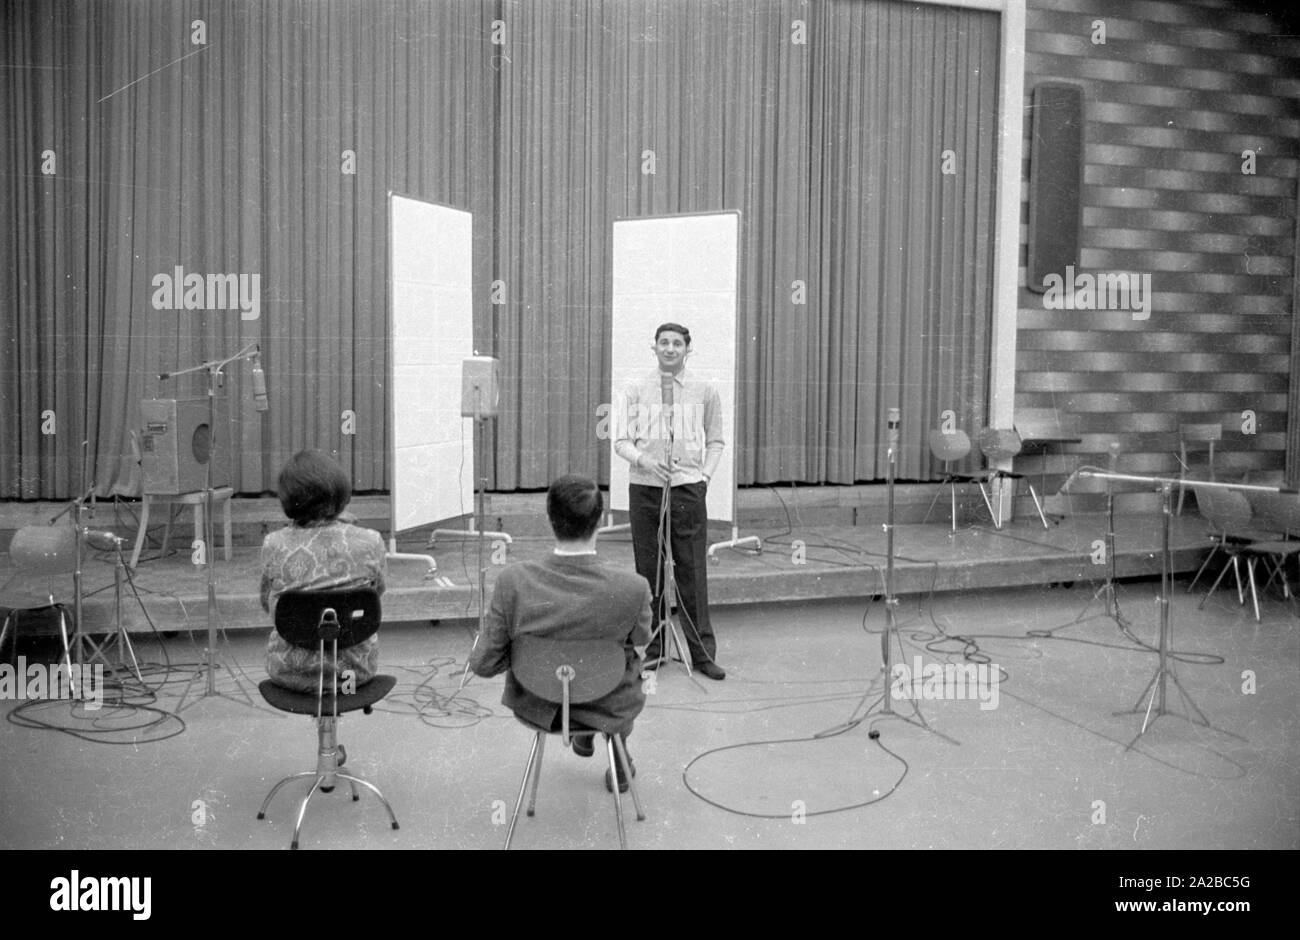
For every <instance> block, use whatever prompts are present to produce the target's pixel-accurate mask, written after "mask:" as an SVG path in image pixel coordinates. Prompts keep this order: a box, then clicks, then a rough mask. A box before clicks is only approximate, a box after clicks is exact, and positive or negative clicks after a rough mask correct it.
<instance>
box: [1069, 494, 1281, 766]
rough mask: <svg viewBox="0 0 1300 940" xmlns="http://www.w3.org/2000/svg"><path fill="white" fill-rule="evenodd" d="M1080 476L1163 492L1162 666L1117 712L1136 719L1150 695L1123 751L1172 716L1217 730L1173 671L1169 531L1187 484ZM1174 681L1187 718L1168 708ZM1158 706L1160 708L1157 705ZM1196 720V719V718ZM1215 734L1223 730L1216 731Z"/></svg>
mask: <svg viewBox="0 0 1300 940" xmlns="http://www.w3.org/2000/svg"><path fill="white" fill-rule="evenodd" d="M1077 473H1078V474H1079V476H1086V477H1094V478H1096V479H1101V480H1107V481H1120V482H1129V483H1148V484H1154V485H1156V486H1158V487H1159V489H1160V502H1161V514H1162V516H1163V519H1164V525H1163V526H1162V527H1161V555H1160V640H1159V655H1160V661H1159V665H1158V666H1157V667H1156V671H1155V674H1154V675H1153V676H1152V677H1151V681H1150V682H1148V683H1147V685H1146V688H1145V689H1143V690H1142V694H1141V695H1140V696H1138V700H1137V703H1136V704H1135V705H1134V706H1133V707H1132V708H1131V709H1129V710H1128V711H1123V712H1116V713H1115V714H1116V715H1137V714H1143V712H1142V708H1141V706H1142V699H1143V698H1146V697H1147V693H1150V696H1151V697H1150V698H1149V699H1148V700H1147V707H1146V711H1145V714H1144V717H1143V719H1142V729H1141V730H1140V731H1138V733H1137V736H1136V737H1134V738H1133V740H1132V741H1130V742H1129V743H1128V746H1127V747H1125V748H1124V750H1125V751H1126V752H1127V751H1129V750H1131V749H1132V747H1133V745H1135V744H1137V742H1138V741H1139V740H1141V738H1142V735H1144V734H1146V732H1147V728H1149V727H1151V726H1152V725H1154V724H1155V723H1156V721H1157V720H1159V719H1160V718H1161V717H1162V716H1164V715H1173V716H1175V717H1177V718H1182V719H1183V720H1184V721H1188V722H1191V723H1192V724H1198V725H1203V726H1204V727H1206V728H1214V726H1213V725H1211V724H1210V721H1209V719H1208V718H1206V717H1205V713H1204V712H1202V711H1201V710H1200V709H1199V708H1197V707H1196V703H1195V702H1194V701H1192V697H1191V696H1190V695H1188V694H1187V690H1186V689H1184V688H1183V685H1182V683H1181V682H1179V681H1178V674H1177V673H1176V672H1175V671H1174V661H1173V659H1172V657H1171V655H1170V647H1171V646H1172V644H1173V638H1174V627H1173V615H1172V610H1171V605H1172V601H1173V582H1174V574H1173V558H1172V555H1171V553H1170V547H1169V543H1170V529H1171V527H1172V525H1173V491H1174V487H1176V486H1180V485H1183V484H1184V483H1185V482H1186V481H1180V480H1179V479H1178V478H1176V477H1151V476H1137V475H1135V474H1127V473H1113V472H1110V471H1106V470H1085V469H1081V470H1078V471H1077ZM1196 485H1197V486H1207V487H1214V488H1217V489H1224V490H1239V491H1246V492H1255V493H1295V492H1296V491H1295V490H1289V489H1286V488H1283V487H1276V486H1260V485H1256V484H1247V483H1216V482H1212V481H1200V480H1198V481H1196ZM1170 681H1172V682H1173V684H1174V688H1175V689H1176V690H1177V691H1178V694H1179V695H1180V696H1182V699H1183V704H1184V705H1185V706H1186V708H1187V711H1188V714H1186V715H1180V714H1178V713H1177V712H1174V711H1171V710H1170V709H1169V707H1168V688H1169V682H1170ZM1157 702H1158V704H1157ZM1152 705H1155V706H1156V707H1155V712H1154V717H1152ZM1193 716H1194V717H1193ZM1214 730H1216V731H1222V729H1219V728H1214ZM1223 733H1224V734H1228V735H1230V736H1232V737H1234V738H1237V739H1238V740H1243V741H1244V740H1245V738H1242V737H1241V736H1240V735H1237V734H1233V733H1232V732H1231V731H1224V732H1223Z"/></svg>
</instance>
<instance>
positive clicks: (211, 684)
mask: <svg viewBox="0 0 1300 940" xmlns="http://www.w3.org/2000/svg"><path fill="white" fill-rule="evenodd" d="M258 351H259V350H258V345H257V343H249V344H248V345H247V346H245V347H244V348H243V349H241V350H240V351H239V352H237V353H235V354H234V355H233V356H229V357H227V358H225V359H211V360H209V361H207V362H201V363H199V364H198V365H196V366H191V367H190V368H188V369H180V370H178V371H176V372H164V373H162V374H160V375H159V376H158V379H159V381H166V380H167V379H171V378H175V377H176V376H178V375H187V374H189V373H191V372H200V371H202V372H206V373H207V376H208V459H207V461H206V462H205V463H204V464H203V492H204V497H203V543H204V544H203V560H204V564H205V567H206V568H207V575H208V585H207V586H208V596H207V620H208V647H207V650H206V651H205V652H206V655H207V662H206V663H205V665H204V667H203V671H204V673H205V674H206V683H205V687H204V692H203V694H202V695H201V696H199V698H198V699H196V700H195V701H201V700H202V699H205V698H208V697H211V696H220V697H222V698H228V699H230V700H231V701H234V702H239V701H241V700H240V699H237V698H235V697H234V696H232V695H228V694H227V693H225V692H219V691H217V687H216V672H217V667H218V666H221V667H222V668H223V669H225V670H226V671H227V672H229V673H230V677H231V678H232V679H234V680H235V686H236V688H238V689H239V691H240V693H241V694H242V695H243V700H242V702H243V703H244V704H247V705H249V706H251V707H254V708H255V707H256V705H255V704H254V702H253V699H252V697H251V696H250V695H249V694H248V692H247V690H245V689H244V687H243V685H242V684H241V683H240V681H239V677H238V676H236V675H235V673H234V671H233V670H232V669H231V668H230V667H229V666H227V665H226V664H225V663H223V662H221V661H220V660H219V659H218V658H217V581H216V557H215V554H214V552H213V542H214V539H215V526H214V524H213V501H214V497H213V486H212V462H213V460H214V459H215V457H216V453H217V380H218V378H219V377H220V376H221V370H222V369H224V368H225V367H226V366H227V365H229V364H230V363H232V362H236V361H238V360H242V359H251V358H252V357H253V356H255V355H257V353H258ZM195 678H197V674H196V675H195V676H191V677H190V681H189V682H187V683H186V684H185V689H184V691H183V692H181V700H180V703H179V704H178V705H177V706H176V713H177V714H180V712H181V710H182V709H183V708H184V707H185V699H186V697H187V696H188V695H189V691H190V686H191V685H193V683H194V679H195Z"/></svg>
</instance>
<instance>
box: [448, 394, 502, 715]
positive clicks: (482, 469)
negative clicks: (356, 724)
mask: <svg viewBox="0 0 1300 940" xmlns="http://www.w3.org/2000/svg"><path fill="white" fill-rule="evenodd" d="M471 416H472V417H473V419H474V469H475V470H476V471H477V472H476V473H475V477H476V479H475V480H474V484H475V485H474V519H475V528H476V529H477V530H478V633H476V634H475V635H474V644H473V645H472V646H471V647H470V648H469V651H470V656H473V654H474V650H475V649H477V648H478V641H479V640H480V639H481V638H482V636H483V628H484V626H486V624H487V563H486V562H485V561H484V560H483V542H484V540H485V539H487V538H488V536H490V535H493V534H494V533H491V532H488V531H487V530H486V528H485V525H486V523H485V517H486V516H487V466H486V464H485V462H484V460H483V445H484V439H483V437H484V430H485V428H484V425H485V424H486V423H487V420H488V418H489V417H495V415H489V414H487V413H486V411H485V410H484V407H483V388H482V386H480V385H478V384H475V385H474V411H473V414H472V415H471ZM470 656H467V657H465V671H464V672H463V673H461V677H460V687H459V688H457V689H456V691H455V692H454V693H452V697H453V698H454V697H455V696H456V695H459V694H460V691H461V689H463V688H465V683H467V682H469V661H470Z"/></svg>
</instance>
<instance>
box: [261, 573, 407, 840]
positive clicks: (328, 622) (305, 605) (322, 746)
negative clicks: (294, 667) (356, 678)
mask: <svg viewBox="0 0 1300 940" xmlns="http://www.w3.org/2000/svg"><path fill="white" fill-rule="evenodd" d="M380 616H381V611H380V606H379V594H378V593H377V592H376V591H375V590H374V589H373V588H369V587H366V588H342V589H337V590H329V591H286V592H285V593H284V594H281V595H280V598H279V600H278V601H277V602H276V605H275V629H276V631H277V632H278V633H279V634H280V636H282V637H284V639H285V640H286V641H287V642H289V643H290V644H291V645H293V646H296V647H299V648H300V649H307V650H313V651H315V652H316V653H317V654H318V655H319V657H320V663H321V666H320V674H319V681H318V683H317V688H316V692H315V693H302V692H293V691H290V690H289V689H286V688H283V687H282V686H279V685H276V684H275V683H274V682H272V681H271V680H270V679H267V680H265V681H264V682H262V683H261V684H260V685H259V686H258V687H257V689H258V691H259V692H261V693H262V698H264V699H266V701H267V704H269V705H271V706H272V707H273V708H277V709H279V710H280V711H284V712H291V713H293V714H295V715H314V716H315V718H316V736H317V747H316V769H315V770H309V771H304V772H303V773H298V774H291V775H290V776H288V777H285V778H284V779H283V780H281V781H280V782H279V783H277V784H276V785H275V786H274V787H272V788H271V792H270V793H268V794H267V795H266V799H265V800H263V801H262V808H261V809H260V810H258V812H257V818H258V819H265V818H266V810H267V807H269V806H270V805H271V800H272V799H273V798H274V797H275V795H276V793H278V792H279V791H280V788H281V787H283V786H285V785H286V784H288V783H290V782H292V781H294V780H308V779H310V780H311V781H312V785H311V789H310V790H309V791H308V792H307V795H306V796H305V797H303V800H302V802H301V804H299V807H298V818H297V821H296V822H295V823H294V827H293V842H292V843H290V845H289V848H291V849H296V848H298V836H299V833H300V832H301V831H302V821H303V818H304V817H305V816H306V815H307V804H308V803H310V802H311V799H312V797H314V796H315V795H316V794H317V793H318V792H319V793H329V792H331V791H333V789H334V787H335V784H336V783H337V781H338V780H339V779H342V780H346V781H347V782H348V785H349V786H350V787H351V790H352V800H353V802H356V801H357V800H359V799H361V797H360V796H359V795H358V794H357V785H358V784H360V785H361V786H363V787H365V788H366V789H367V790H370V791H371V792H372V793H374V794H375V796H377V797H379V802H381V803H383V804H384V809H385V810H386V811H387V812H388V819H389V821H390V822H391V823H392V825H393V828H394V829H397V828H398V825H397V817H396V816H394V815H393V808H392V807H391V806H390V805H389V804H388V800H387V799H386V798H385V797H384V794H383V793H381V792H380V790H379V788H378V787H376V786H375V785H374V784H373V783H370V782H369V781H367V780H363V779H362V778H361V777H358V776H355V775H354V774H351V773H345V772H343V771H341V770H339V767H340V765H342V763H343V762H344V760H346V756H345V753H344V751H343V746H342V745H341V744H339V743H338V720H339V716H340V715H342V714H344V713H346V712H350V711H358V710H360V711H362V712H363V713H365V714H367V715H369V714H370V713H371V711H372V708H373V706H374V704H375V703H376V702H378V701H379V700H380V699H382V698H383V697H384V696H386V695H387V694H388V693H389V692H391V691H392V690H393V686H394V685H396V684H397V679H396V678H394V677H393V676H375V677H373V678H372V679H371V680H370V681H369V682H367V683H366V684H365V685H362V686H359V687H358V688H357V689H356V690H355V691H348V690H347V688H346V680H345V688H344V691H343V692H340V691H339V675H338V656H339V649H340V648H342V649H347V648H348V647H349V646H355V645H356V644H357V643H360V642H362V641H363V640H367V639H369V638H370V637H372V636H374V635H375V633H376V632H377V631H378V630H379V621H380ZM327 673H328V675H327Z"/></svg>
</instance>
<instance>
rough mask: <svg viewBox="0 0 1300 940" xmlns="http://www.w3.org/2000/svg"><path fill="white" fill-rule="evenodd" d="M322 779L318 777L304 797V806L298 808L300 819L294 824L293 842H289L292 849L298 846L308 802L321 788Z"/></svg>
mask: <svg viewBox="0 0 1300 940" xmlns="http://www.w3.org/2000/svg"><path fill="white" fill-rule="evenodd" d="M320 780H321V778H320V777H317V778H316V782H315V783H313V784H312V785H311V789H310V790H308V791H307V795H306V796H305V797H303V800H302V806H300V807H299V808H298V821H297V822H296V823H294V826H293V842H291V843H290V844H289V848H290V849H291V850H292V849H296V848H298V834H299V833H300V832H302V821H303V818H304V817H305V816H306V815H307V804H308V803H310V802H311V798H312V797H313V796H315V795H316V791H317V790H319V789H320Z"/></svg>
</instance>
